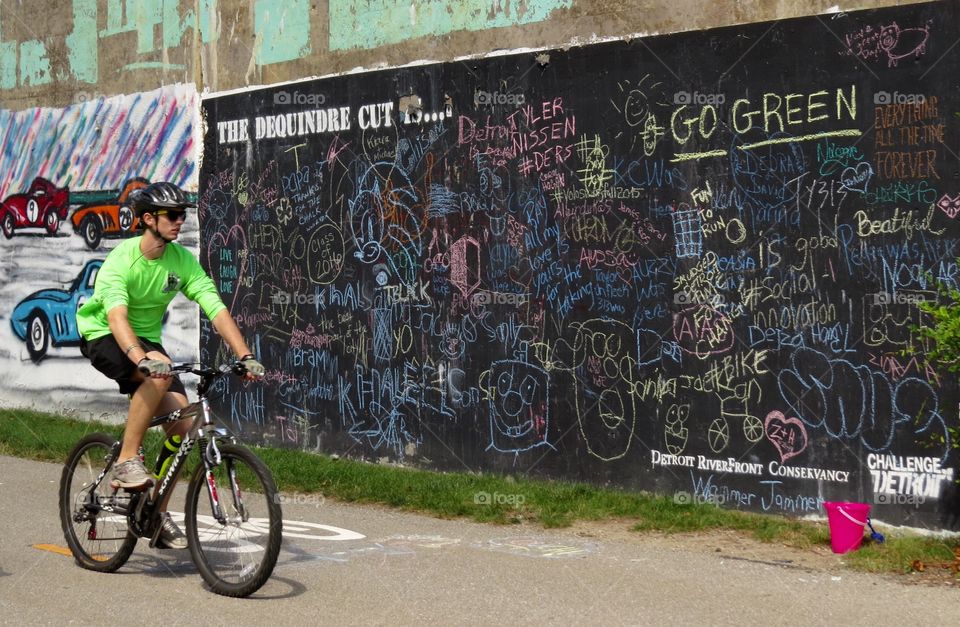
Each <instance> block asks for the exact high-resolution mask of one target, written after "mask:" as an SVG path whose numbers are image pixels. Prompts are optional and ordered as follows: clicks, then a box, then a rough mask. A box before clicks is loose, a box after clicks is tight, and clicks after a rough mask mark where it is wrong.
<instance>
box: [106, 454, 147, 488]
mask: <svg viewBox="0 0 960 627" xmlns="http://www.w3.org/2000/svg"><path fill="white" fill-rule="evenodd" d="M112 474H113V476H112V478H111V479H110V485H111V486H112V487H114V488H123V489H124V490H145V489H146V488H149V487H150V486H152V485H153V475H151V474H150V473H149V472H147V469H146V468H144V466H143V462H142V461H140V458H139V457H133V458H131V459H128V460H127V461H125V462H121V463H119V464H115V465H114V467H113V473H112Z"/></svg>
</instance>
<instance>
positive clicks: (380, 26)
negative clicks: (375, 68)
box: [329, 0, 573, 50]
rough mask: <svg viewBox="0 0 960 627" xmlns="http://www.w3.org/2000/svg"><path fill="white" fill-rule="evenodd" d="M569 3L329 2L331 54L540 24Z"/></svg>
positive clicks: (468, 0)
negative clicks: (457, 32)
mask: <svg viewBox="0 0 960 627" xmlns="http://www.w3.org/2000/svg"><path fill="white" fill-rule="evenodd" d="M572 5H573V0H528V1H527V2H520V1H518V0H514V1H513V2H508V1H505V2H494V1H492V0H461V1H460V2H457V3H452V2H440V1H438V0H419V1H417V0H403V1H400V0H366V1H364V2H354V1H353V0H330V5H329V6H330V49H331V50H346V49H350V48H376V47H378V46H383V45H386V44H395V43H398V42H401V41H404V40H407V39H415V38H417V37H426V36H429V35H433V36H437V35H444V34H446V33H450V32H453V31H457V30H469V31H476V30H486V29H488V28H500V27H503V26H519V25H522V24H532V23H534V22H542V21H544V20H546V19H548V18H549V17H550V15H551V14H552V13H553V12H554V11H555V10H557V9H567V8H570V7H571V6H572Z"/></svg>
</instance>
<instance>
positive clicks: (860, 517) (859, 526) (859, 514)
mask: <svg viewBox="0 0 960 627" xmlns="http://www.w3.org/2000/svg"><path fill="white" fill-rule="evenodd" d="M823 506H824V507H825V508H827V522H829V524H830V548H832V549H833V552H834V553H849V552H850V551H856V550H857V549H859V548H860V543H861V542H863V530H864V528H865V527H866V526H867V516H868V515H869V514H870V506H869V505H867V504H866V503H833V502H830V501H824V503H823Z"/></svg>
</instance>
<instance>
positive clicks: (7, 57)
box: [0, 41, 17, 89]
mask: <svg viewBox="0 0 960 627" xmlns="http://www.w3.org/2000/svg"><path fill="white" fill-rule="evenodd" d="M16 86H17V44H16V42H13V41H0V89H13V88H14V87H16Z"/></svg>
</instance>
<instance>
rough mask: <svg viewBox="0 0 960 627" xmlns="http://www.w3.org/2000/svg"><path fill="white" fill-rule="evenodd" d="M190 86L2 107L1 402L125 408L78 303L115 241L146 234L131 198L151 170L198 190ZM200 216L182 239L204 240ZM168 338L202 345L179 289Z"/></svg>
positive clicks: (183, 352)
mask: <svg viewBox="0 0 960 627" xmlns="http://www.w3.org/2000/svg"><path fill="white" fill-rule="evenodd" d="M198 112H199V104H198V96H197V93H196V90H195V89H194V88H193V86H192V85H189V86H185V85H175V86H171V87H166V88H163V89H159V90H156V91H153V92H148V93H141V94H133V95H129V96H117V97H114V98H110V99H106V100H103V99H99V100H91V101H89V102H85V103H82V104H76V105H73V106H70V107H66V108H64V109H30V110H25V111H18V112H11V111H3V110H0V146H2V152H0V199H2V200H0V233H2V235H0V263H2V264H3V268H4V272H3V273H0V303H2V305H0V403H2V404H3V405H5V406H25V407H35V408H38V409H48V410H59V409H63V410H66V411H69V412H71V413H79V414H81V415H82V414H86V415H109V414H112V415H116V413H117V410H118V409H122V408H124V407H125V405H126V400H125V399H124V398H123V397H121V396H120V395H119V394H117V393H116V391H115V386H114V385H113V384H112V383H110V382H109V381H108V380H107V379H106V378H105V377H103V376H102V375H100V374H99V373H98V372H96V371H95V370H94V369H93V368H91V367H90V366H89V364H88V363H87V361H86V359H84V358H83V356H82V355H81V354H80V350H79V348H78V344H79V341H80V337H79V335H78V333H77V329H76V310H77V308H78V307H80V306H81V305H82V304H83V303H84V302H85V301H86V299H88V298H89V297H90V296H91V294H92V293H93V282H94V280H95V279H96V274H97V270H98V269H99V268H100V264H101V263H102V261H103V258H104V257H105V256H106V255H107V253H108V252H109V251H110V249H111V248H113V247H114V246H115V245H116V244H117V243H119V242H120V241H122V239H123V238H126V237H131V236H133V235H135V234H136V233H137V230H138V224H137V220H136V218H135V217H134V216H133V212H132V211H131V210H130V207H129V206H128V204H127V197H128V195H129V194H130V192H131V191H133V190H134V189H137V188H138V187H142V186H144V185H147V184H148V183H149V182H151V181H160V180H168V181H174V182H176V183H177V184H179V185H181V186H183V187H184V188H186V189H189V190H196V189H197V168H198V164H197V153H198V150H199V146H200V129H199V124H198V119H199V118H198ZM197 233H198V231H197V222H196V216H192V217H191V218H190V220H189V222H188V225H187V227H186V228H185V229H184V231H183V235H182V236H181V239H180V241H181V243H183V244H184V245H186V246H188V247H191V248H194V249H195V248H196V246H197V239H198V238H197ZM175 303H178V304H177V305H176V306H174V307H173V308H172V309H171V311H170V315H169V317H168V319H167V323H166V326H165V331H164V335H165V341H166V343H167V346H168V348H169V350H170V351H171V354H172V355H173V356H174V358H179V359H184V360H186V359H189V358H192V357H194V356H195V354H196V351H197V333H198V326H197V314H196V308H195V307H191V305H192V304H191V303H189V301H186V300H182V301H181V300H180V299H178V300H177V301H175Z"/></svg>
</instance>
